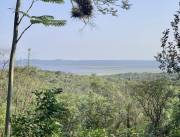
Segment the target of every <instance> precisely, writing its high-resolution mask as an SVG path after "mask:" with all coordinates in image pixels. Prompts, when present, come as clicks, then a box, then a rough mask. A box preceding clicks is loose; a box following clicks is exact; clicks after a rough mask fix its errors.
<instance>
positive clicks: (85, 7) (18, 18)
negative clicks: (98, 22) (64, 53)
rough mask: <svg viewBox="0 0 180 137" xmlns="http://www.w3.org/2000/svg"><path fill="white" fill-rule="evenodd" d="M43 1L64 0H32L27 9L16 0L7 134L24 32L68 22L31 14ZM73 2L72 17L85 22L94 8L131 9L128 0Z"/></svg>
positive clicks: (108, 11)
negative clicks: (24, 9) (16, 63)
mask: <svg viewBox="0 0 180 137" xmlns="http://www.w3.org/2000/svg"><path fill="white" fill-rule="evenodd" d="M38 1H42V2H48V3H56V4H62V3H63V2H64V1H63V0H32V2H31V4H30V6H29V8H28V9H27V11H25V12H24V11H22V10H21V0H16V8H15V11H14V28H13V40H12V47H11V53H10V59H9V71H8V73H9V76H8V94H7V107H6V122H5V136H8V137H9V136H10V117H11V107H12V105H11V104H12V93H13V79H14V62H15V54H16V47H17V44H18V42H19V41H20V39H21V38H22V36H23V35H24V33H25V32H26V31H27V30H29V29H30V28H31V26H32V25H34V24H42V25H45V26H55V27H60V26H64V25H65V24H66V21H65V20H56V19H54V17H53V16H51V15H42V16H31V15H29V11H30V10H31V9H32V7H33V5H34V3H36V2H38ZM71 4H72V10H71V13H72V15H71V16H72V17H74V18H78V19H80V20H82V21H83V22H84V23H85V24H87V23H88V21H89V19H90V18H91V17H92V15H93V9H94V8H96V9H97V10H98V11H99V12H101V13H102V14H111V15H113V16H115V15H117V12H118V9H117V8H116V7H119V6H121V7H122V8H123V9H129V7H130V5H129V4H128V0H122V5H119V4H118V1H117V0H71ZM25 18H27V19H29V21H30V24H29V25H27V27H26V28H24V30H23V31H22V32H21V33H20V34H19V27H20V25H21V24H22V21H23V20H24V19H25Z"/></svg>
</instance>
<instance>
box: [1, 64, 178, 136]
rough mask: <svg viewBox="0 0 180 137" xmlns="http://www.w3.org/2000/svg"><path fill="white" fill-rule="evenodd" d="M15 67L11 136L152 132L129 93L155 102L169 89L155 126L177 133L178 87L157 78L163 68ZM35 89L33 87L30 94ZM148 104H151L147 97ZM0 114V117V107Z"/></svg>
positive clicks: (101, 134)
mask: <svg viewBox="0 0 180 137" xmlns="http://www.w3.org/2000/svg"><path fill="white" fill-rule="evenodd" d="M0 72H1V71H0ZM15 72H16V73H15V88H14V100H13V102H14V106H13V114H14V117H13V118H12V124H13V135H14V136H27V137H28V136H30V137H31V136H52V137H54V136H57V137H86V136H89V137H94V136H97V137H98V136H99V137H101V136H102V137H104V136H107V137H129V135H130V137H144V136H145V135H146V136H150V135H151V136H152V131H153V130H152V129H153V126H152V121H151V120H150V118H149V116H148V115H146V114H145V111H144V109H143V108H142V107H141V105H140V102H139V101H138V100H137V98H135V97H134V96H135V95H138V97H139V98H140V97H141V99H142V100H141V101H142V102H144V103H145V104H148V101H160V102H158V103H159V104H161V103H162V102H164V99H165V97H166V95H168V97H169V95H171V94H167V93H168V92H170V93H173V94H174V92H175V95H176V96H175V97H174V96H172V98H168V101H167V102H166V103H165V106H166V107H164V108H163V111H162V113H161V122H160V126H159V127H160V129H161V131H162V132H163V133H165V132H166V135H169V136H172V137H176V136H178V135H179V126H178V124H177V126H175V122H176V123H178V118H179V115H178V114H179V111H178V110H179V106H178V104H179V103H178V102H179V101H178V94H179V91H178V90H177V91H176V90H175V89H179V85H180V84H179V83H180V82H178V81H177V82H176V83H173V85H172V84H171V82H169V81H166V80H161V81H160V80H158V78H157V77H159V76H160V77H161V76H162V77H164V76H163V74H147V73H143V74H122V75H113V76H96V75H91V76H79V75H74V74H70V73H63V72H50V71H42V70H38V69H37V68H31V67H30V68H15ZM2 74H3V77H2V78H1V79H0V88H1V90H0V95H1V99H0V106H1V107H0V109H1V110H2V111H5V105H4V104H5V93H6V90H7V88H6V85H7V82H6V80H7V75H6V73H5V71H3V72H2ZM129 76H131V80H129V79H128V77H129ZM149 77H150V78H149ZM147 78H149V79H148V80H147ZM145 79H146V81H144V80H145ZM142 80H143V81H142ZM54 87H62V88H63V92H62V93H61V94H60V95H58V94H56V91H59V92H61V91H62V89H56V88H54ZM132 87H133V88H132ZM174 88H175V89H174ZM42 89H52V90H42ZM35 90H37V92H35V93H34V94H32V92H33V91H35ZM24 91H26V92H24ZM146 97H149V98H150V100H148V99H147V98H146ZM149 104H150V106H151V105H152V104H153V103H149ZM157 106H158V105H157ZM150 108H151V107H150ZM150 110H151V109H150ZM152 110H153V109H152ZM154 110H156V109H154ZM52 112H53V113H52ZM153 112H155V111H153ZM0 114H1V115H0V116H2V118H0V119H2V122H3V120H4V114H5V113H4V112H0ZM154 114H155V113H154ZM40 119H41V120H40ZM0 125H1V126H2V128H1V129H0V132H2V131H3V126H4V123H1V122H0ZM45 131H46V132H45ZM1 134H2V133H1Z"/></svg>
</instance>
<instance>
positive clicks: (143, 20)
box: [0, 0, 179, 60]
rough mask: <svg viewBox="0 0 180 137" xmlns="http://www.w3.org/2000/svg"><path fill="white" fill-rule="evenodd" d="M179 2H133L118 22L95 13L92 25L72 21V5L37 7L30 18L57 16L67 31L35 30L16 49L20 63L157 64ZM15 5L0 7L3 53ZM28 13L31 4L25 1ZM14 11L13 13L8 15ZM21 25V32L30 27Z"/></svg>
mask: <svg viewBox="0 0 180 137" xmlns="http://www.w3.org/2000/svg"><path fill="white" fill-rule="evenodd" d="M178 1H179V0H130V3H132V4H133V5H132V7H131V9H130V10H128V11H125V10H122V9H119V15H118V17H112V16H110V15H101V14H100V13H98V12H94V16H93V18H92V19H91V24H92V25H87V26H85V27H84V24H83V22H82V21H80V20H78V19H72V18H71V13H70V11H71V6H70V4H69V1H65V4H61V5H57V4H45V3H42V2H37V3H36V4H35V5H34V7H33V8H32V11H31V12H30V15H38V16H39V15H53V16H55V17H56V19H64V20H67V24H66V25H65V26H64V27H59V28H57V27H44V26H42V25H34V26H32V28H31V29H30V30H28V32H26V33H25V35H24V36H23V37H22V39H21V41H20V42H19V44H18V47H17V54H16V58H17V59H26V58H27V50H28V48H31V58H32V59H48V60H51V59H67V60H153V59H154V56H155V55H156V54H157V52H159V51H160V50H161V48H160V45H161V42H160V39H161V36H162V32H163V31H164V30H165V29H166V28H170V22H171V21H172V19H173V14H174V13H175V11H176V10H177V9H178ZM15 2H16V0H3V1H1V4H0V34H1V35H0V48H4V49H10V48H11V42H12V32H13V15H14V13H13V10H12V9H13V8H14V7H15ZM22 5H23V6H22V9H26V8H27V7H28V5H29V0H23V3H22ZM9 8H11V9H9ZM28 23H29V21H28V20H25V21H24V22H22V26H21V28H20V30H21V31H22V29H23V28H24V27H26V26H27V25H28Z"/></svg>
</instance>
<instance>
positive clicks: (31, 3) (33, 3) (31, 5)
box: [18, 0, 36, 25]
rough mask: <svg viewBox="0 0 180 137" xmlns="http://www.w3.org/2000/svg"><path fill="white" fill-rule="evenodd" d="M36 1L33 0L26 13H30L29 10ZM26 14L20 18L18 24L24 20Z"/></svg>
mask: <svg viewBox="0 0 180 137" xmlns="http://www.w3.org/2000/svg"><path fill="white" fill-rule="evenodd" d="M35 2H36V0H32V3H31V5H30V6H29V8H28V9H27V11H26V12H25V14H28V12H29V11H30V10H31V8H32V7H33V5H34V3H35ZM25 14H23V15H22V17H21V18H20V20H19V22H18V25H19V24H20V23H21V21H22V20H23V18H24V17H25Z"/></svg>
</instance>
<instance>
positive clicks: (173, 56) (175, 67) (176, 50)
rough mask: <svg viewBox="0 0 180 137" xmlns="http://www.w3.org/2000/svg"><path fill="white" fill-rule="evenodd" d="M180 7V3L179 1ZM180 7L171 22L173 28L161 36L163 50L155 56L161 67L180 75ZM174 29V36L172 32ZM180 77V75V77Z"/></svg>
mask: <svg viewBox="0 0 180 137" xmlns="http://www.w3.org/2000/svg"><path fill="white" fill-rule="evenodd" d="M179 8H180V3H179ZM179 23H180V9H179V10H178V11H177V12H176V13H175V14H174V19H173V21H172V22H171V27H172V29H166V30H165V31H164V32H163V36H162V38H161V48H162V51H161V52H160V53H158V54H157V56H155V58H156V60H157V61H158V62H159V63H160V66H159V68H160V69H161V70H163V71H165V72H167V73H176V74H178V75H179V76H180V34H179ZM171 30H172V31H173V33H172V34H173V36H171V35H170V34H171V33H170V32H171ZM179 78H180V77H179Z"/></svg>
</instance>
